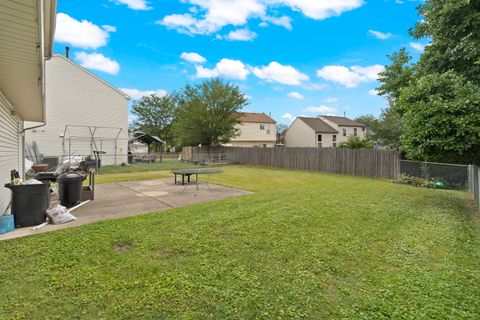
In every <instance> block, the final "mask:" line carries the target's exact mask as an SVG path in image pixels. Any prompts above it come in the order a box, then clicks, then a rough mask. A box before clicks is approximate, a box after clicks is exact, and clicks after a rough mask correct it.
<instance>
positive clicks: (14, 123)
mask: <svg viewBox="0 0 480 320" xmlns="http://www.w3.org/2000/svg"><path fill="white" fill-rule="evenodd" d="M21 128H22V121H21V120H20V119H19V118H18V117H17V116H15V115H12V109H11V107H10V106H9V103H8V101H7V99H6V98H5V96H4V95H3V94H2V93H1V92H0V211H1V212H0V213H3V211H4V210H5V208H6V207H7V205H8V204H9V203H10V198H11V194H10V193H11V192H10V190H9V189H7V188H5V187H4V184H5V183H8V182H10V171H11V170H17V171H18V172H19V173H20V175H22V174H23V164H22V161H21V159H22V147H21V146H22V140H21V135H20V134H19V132H20V130H21Z"/></svg>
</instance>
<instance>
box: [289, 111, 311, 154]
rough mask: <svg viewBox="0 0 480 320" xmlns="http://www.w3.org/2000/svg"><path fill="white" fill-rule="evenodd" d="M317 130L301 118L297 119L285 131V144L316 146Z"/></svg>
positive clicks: (290, 145) (290, 146)
mask: <svg viewBox="0 0 480 320" xmlns="http://www.w3.org/2000/svg"><path fill="white" fill-rule="evenodd" d="M316 141H317V140H316V135H315V131H313V129H312V128H310V127H309V126H308V125H307V124H306V123H305V122H303V121H302V120H300V119H298V118H297V119H295V120H294V121H293V123H292V124H291V125H290V127H289V128H288V130H287V132H286V133H285V145H286V146H287V147H289V148H298V147H316V146H317V145H316Z"/></svg>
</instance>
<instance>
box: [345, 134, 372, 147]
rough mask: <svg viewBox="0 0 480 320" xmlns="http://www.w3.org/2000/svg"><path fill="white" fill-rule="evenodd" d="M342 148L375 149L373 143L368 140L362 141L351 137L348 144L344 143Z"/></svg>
mask: <svg viewBox="0 0 480 320" xmlns="http://www.w3.org/2000/svg"><path fill="white" fill-rule="evenodd" d="M340 148H347V149H373V143H371V142H370V141H368V140H361V139H360V138H359V137H355V136H351V137H349V138H348V141H347V142H342V143H341V144H340Z"/></svg>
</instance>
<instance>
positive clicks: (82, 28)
mask: <svg viewBox="0 0 480 320" xmlns="http://www.w3.org/2000/svg"><path fill="white" fill-rule="evenodd" d="M104 27H105V26H104ZM108 27H109V28H110V29H112V28H115V27H112V26H108ZM107 29H108V28H107ZM108 32H109V30H106V29H105V30H104V29H102V28H101V27H99V26H97V25H96V24H93V23H91V22H90V21H87V20H82V21H78V20H75V19H74V18H72V17H70V16H69V15H67V14H65V13H62V12H60V13H58V14H57V24H56V28H55V41H56V42H60V43H67V44H70V45H72V46H74V47H79V48H83V49H97V48H99V47H102V46H105V45H106V44H107V41H108V37H109V33H108Z"/></svg>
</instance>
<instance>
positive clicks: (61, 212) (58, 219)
mask: <svg viewBox="0 0 480 320" xmlns="http://www.w3.org/2000/svg"><path fill="white" fill-rule="evenodd" d="M47 216H48V217H49V218H50V220H51V221H52V223H53V224H59V223H65V222H70V221H74V220H77V218H76V217H75V216H74V215H73V214H71V213H70V211H68V209H67V208H65V207H64V206H61V205H59V204H58V205H56V206H55V207H53V209H50V210H47Z"/></svg>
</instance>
